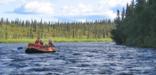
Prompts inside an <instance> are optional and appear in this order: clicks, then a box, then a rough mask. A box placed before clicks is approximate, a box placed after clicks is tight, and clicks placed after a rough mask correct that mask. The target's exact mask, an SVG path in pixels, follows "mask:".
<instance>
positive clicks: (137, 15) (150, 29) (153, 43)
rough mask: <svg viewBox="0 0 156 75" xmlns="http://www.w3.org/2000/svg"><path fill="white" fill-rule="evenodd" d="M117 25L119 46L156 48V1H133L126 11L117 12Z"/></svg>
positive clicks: (114, 31) (116, 35)
mask: <svg viewBox="0 0 156 75" xmlns="http://www.w3.org/2000/svg"><path fill="white" fill-rule="evenodd" d="M115 23H116V29H115V30H113V31H112V34H113V39H114V41H115V42H116V43H117V44H126V45H132V46H140V47H156V0H135V1H134V0H133V1H132V3H131V4H130V5H127V7H126V10H125V9H123V10H122V12H121V13H120V11H119V10H117V18H116V20H115Z"/></svg>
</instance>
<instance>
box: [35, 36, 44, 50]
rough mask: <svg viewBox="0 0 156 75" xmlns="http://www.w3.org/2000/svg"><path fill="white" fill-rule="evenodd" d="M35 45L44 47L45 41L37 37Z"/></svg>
mask: <svg viewBox="0 0 156 75" xmlns="http://www.w3.org/2000/svg"><path fill="white" fill-rule="evenodd" d="M34 46H35V47H36V48H42V47H43V41H42V40H41V39H40V38H39V37H37V39H36V41H35V44H34Z"/></svg>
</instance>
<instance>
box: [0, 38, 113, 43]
mask: <svg viewBox="0 0 156 75" xmlns="http://www.w3.org/2000/svg"><path fill="white" fill-rule="evenodd" d="M35 40H36V39H30V38H24V39H0V43H33V42H34V41H35ZM42 40H43V42H48V39H44V38H43V39H42ZM53 41H54V42H112V39H111V38H100V39H95V38H90V39H86V38H53Z"/></svg>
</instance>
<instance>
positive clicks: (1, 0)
mask: <svg viewBox="0 0 156 75" xmlns="http://www.w3.org/2000/svg"><path fill="white" fill-rule="evenodd" d="M14 1H16V0H0V4H9V3H11V2H14Z"/></svg>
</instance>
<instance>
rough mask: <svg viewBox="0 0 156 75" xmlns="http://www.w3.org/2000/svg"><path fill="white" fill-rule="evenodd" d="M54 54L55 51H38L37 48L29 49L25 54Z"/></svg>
mask: <svg viewBox="0 0 156 75" xmlns="http://www.w3.org/2000/svg"><path fill="white" fill-rule="evenodd" d="M53 52H55V50H53V51H46V50H43V49H36V48H27V49H26V50H25V53H53Z"/></svg>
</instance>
